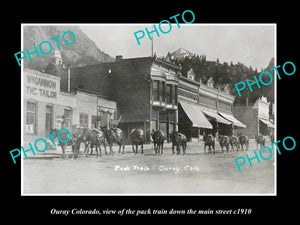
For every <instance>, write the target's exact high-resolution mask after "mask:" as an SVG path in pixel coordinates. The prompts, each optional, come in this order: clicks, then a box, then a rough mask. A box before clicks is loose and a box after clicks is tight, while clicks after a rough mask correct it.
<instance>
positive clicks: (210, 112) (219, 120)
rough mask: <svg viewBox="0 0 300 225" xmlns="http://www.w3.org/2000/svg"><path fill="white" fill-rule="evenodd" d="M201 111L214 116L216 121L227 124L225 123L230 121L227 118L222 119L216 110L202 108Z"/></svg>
mask: <svg viewBox="0 0 300 225" xmlns="http://www.w3.org/2000/svg"><path fill="white" fill-rule="evenodd" d="M202 112H203V113H204V114H205V115H207V116H210V117H212V118H214V119H215V120H216V121H218V123H223V124H227V125H229V124H231V121H228V120H226V119H224V118H223V117H222V116H220V115H219V114H218V113H217V112H212V111H208V110H204V109H202Z"/></svg>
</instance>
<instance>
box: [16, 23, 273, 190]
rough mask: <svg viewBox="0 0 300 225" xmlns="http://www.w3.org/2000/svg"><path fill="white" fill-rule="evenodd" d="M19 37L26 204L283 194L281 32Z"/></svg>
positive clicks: (67, 31) (103, 27) (185, 29)
mask: <svg viewBox="0 0 300 225" xmlns="http://www.w3.org/2000/svg"><path fill="white" fill-rule="evenodd" d="M21 29H22V31H21V33H22V40H21V41H22V42H21V43H22V44H21V45H22V48H21V51H20V52H19V53H18V54H16V55H15V57H16V65H17V66H18V64H19V65H20V66H21V71H22V78H21V79H22V87H21V88H22V97H21V98H22V99H21V101H22V111H21V121H22V125H21V126H22V140H21V143H22V151H21V152H22V154H21V157H22V159H21V194H22V195H276V193H277V192H276V182H277V181H276V166H277V163H276V149H275V147H274V146H271V145H270V144H271V143H273V142H274V141H276V135H275V134H276V90H275V89H276V82H277V81H276V80H277V75H276V72H275V70H272V68H274V67H276V24H196V23H191V24H185V23H182V24H181V23H180V27H178V25H177V24H176V23H173V22H172V26H169V25H168V23H165V24H162V25H161V26H158V24H41V23H40V24H24V23H23V24H22V26H21ZM167 30H169V32H166V31H167ZM137 32H138V33H137ZM142 34H144V35H143V37H142ZM137 37H139V40H138V41H137ZM264 71H268V72H269V73H263V72H264ZM262 73H263V75H264V76H262ZM268 74H270V76H271V77H268V76H267V75H268ZM256 78H257V79H256ZM270 79H272V82H269V81H270ZM240 82H244V84H245V87H244V89H243V90H242V91H240V92H239V93H240V94H239V93H238V91H237V86H236V84H237V83H240ZM266 83H268V85H264V84H266ZM239 88H241V87H240V86H239ZM263 146H268V147H269V148H270V149H272V152H270V151H268V150H267V149H264V150H263V151H260V149H261V148H262V147H263ZM270 154H272V155H273V156H272V157H270ZM267 158H268V160H265V159H267Z"/></svg>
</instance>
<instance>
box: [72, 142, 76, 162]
mask: <svg viewBox="0 0 300 225" xmlns="http://www.w3.org/2000/svg"><path fill="white" fill-rule="evenodd" d="M75 151H76V149H75V144H72V152H73V155H72V160H73V159H74V154H75Z"/></svg>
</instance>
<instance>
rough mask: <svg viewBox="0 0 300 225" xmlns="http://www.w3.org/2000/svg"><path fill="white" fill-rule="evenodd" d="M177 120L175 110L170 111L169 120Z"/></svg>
mask: <svg viewBox="0 0 300 225" xmlns="http://www.w3.org/2000/svg"><path fill="white" fill-rule="evenodd" d="M175 120H176V114H175V111H170V112H169V121H170V122H173V123H175Z"/></svg>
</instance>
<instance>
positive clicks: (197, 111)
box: [62, 56, 245, 142]
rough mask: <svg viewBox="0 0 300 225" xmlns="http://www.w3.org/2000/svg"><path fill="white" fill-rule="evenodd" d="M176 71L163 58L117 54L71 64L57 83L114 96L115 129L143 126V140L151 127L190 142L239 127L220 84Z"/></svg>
mask: <svg viewBox="0 0 300 225" xmlns="http://www.w3.org/2000/svg"><path fill="white" fill-rule="evenodd" d="M180 71H181V68H180V66H179V65H176V64H174V63H172V61H171V59H170V58H168V57H167V58H165V59H159V58H157V57H155V56H154V57H141V58H129V59H123V58H122V56H117V57H116V61H115V62H110V63H101V64H97V65H88V66H84V67H77V68H72V69H71V70H70V71H69V74H65V75H64V76H63V77H62V81H63V82H62V83H63V85H64V86H63V87H64V88H67V87H69V88H70V90H71V91H72V90H77V89H78V88H81V89H84V90H88V91H90V92H94V93H98V94H99V93H101V95H104V96H108V97H110V98H112V99H114V100H115V101H116V102H117V105H118V107H117V113H116V114H115V119H117V118H121V120H120V124H119V127H120V128H121V129H122V130H123V131H124V132H125V134H126V135H127V137H128V135H129V132H130V130H131V129H133V128H140V129H143V130H144V132H145V134H146V135H145V139H146V142H150V140H151V138H150V133H151V131H152V130H157V129H160V130H162V131H163V132H164V133H165V134H166V137H167V140H169V135H170V133H171V132H172V131H175V130H178V131H179V132H182V133H184V134H186V135H187V137H188V138H189V139H190V140H191V139H192V138H193V137H195V138H197V139H198V138H199V135H203V134H204V133H205V132H206V133H213V134H214V135H215V134H216V133H217V132H218V133H220V134H227V135H231V134H232V133H233V131H234V129H236V128H244V127H245V125H244V124H243V123H241V122H240V121H238V120H237V119H236V118H235V117H234V116H233V114H232V107H233V101H234V96H232V95H230V94H229V91H228V90H227V89H226V88H225V89H224V90H222V91H221V90H219V89H216V88H214V84H213V80H212V79H210V80H209V82H208V83H207V84H202V83H201V82H197V81H195V80H194V77H195V74H193V71H192V70H190V71H189V72H188V74H187V75H186V76H183V75H182V74H181V72H180ZM68 82H70V84H68V85H67V84H66V83H68Z"/></svg>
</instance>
